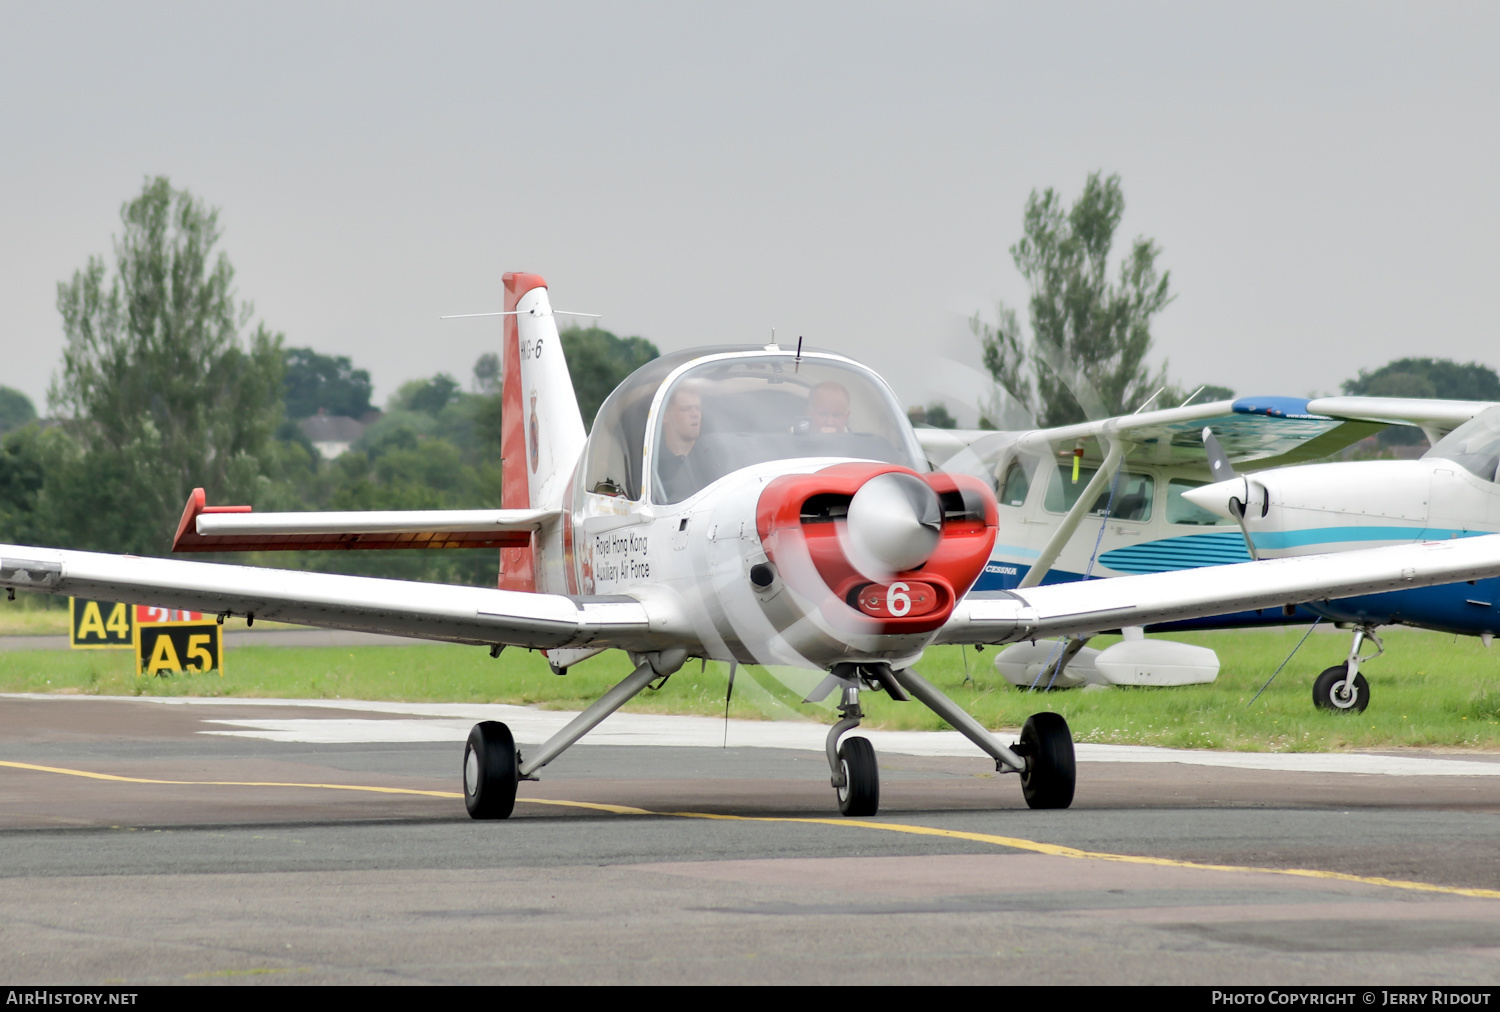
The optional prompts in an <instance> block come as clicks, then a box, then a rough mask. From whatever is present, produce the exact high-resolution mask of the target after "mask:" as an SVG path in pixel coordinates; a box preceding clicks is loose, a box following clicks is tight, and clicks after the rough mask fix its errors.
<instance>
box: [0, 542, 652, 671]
mask: <svg viewBox="0 0 1500 1012" xmlns="http://www.w3.org/2000/svg"><path fill="white" fill-rule="evenodd" d="M0 586H4V587H12V588H16V589H20V590H31V591H41V592H43V593H50V594H72V595H74V596H77V597H91V598H96V599H99V600H105V601H124V602H125V603H127V604H149V605H160V606H162V607H166V608H183V609H190V610H193V611H203V612H209V613H218V614H223V613H226V612H227V613H230V614H234V615H253V616H254V617H256V618H260V619H269V620H272V621H277V622H296V623H300V624H304V625H315V626H324V627H328V628H332V629H353V630H358V631H361V632H380V633H390V634H394V635H397V636H412V637H416V638H419V639H430V640H444V641H447V642H452V643H473V644H505V645H511V646H521V647H529V648H540V649H552V648H560V647H582V646H591V647H599V648H600V649H605V648H608V647H624V648H626V649H635V648H637V647H640V648H642V649H648V650H656V649H660V648H661V642H660V634H659V633H657V634H656V635H654V636H651V637H649V638H648V634H649V633H650V631H651V629H650V626H651V623H650V622H649V619H648V615H647V608H646V606H645V605H643V604H642V603H641V602H639V601H636V600H634V599H632V598H624V597H618V598H585V597H576V598H575V597H567V596H564V595H561V594H531V593H523V592H519V591H510V590H490V589H488V588H484V587H454V586H446V585H442V584H431V583H416V582H412V581H406V580H381V579H374V578H372V577H364V576H338V575H334V574H331V573H306V572H298V571H293V570H285V569H258V568H253V567H250V566H227V565H222V564H218V563H209V562H186V561H182V560H179V559H148V558H140V557H137V556H131V555H102V554H98V553H95V552H73V551H62V550H59V549H51V548H30V547H22V546H17V545H0ZM658 618H660V616H658Z"/></svg>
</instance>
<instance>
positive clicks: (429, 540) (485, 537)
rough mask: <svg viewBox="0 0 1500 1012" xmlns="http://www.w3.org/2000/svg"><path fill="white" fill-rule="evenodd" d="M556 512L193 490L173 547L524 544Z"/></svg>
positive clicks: (188, 549) (229, 549) (215, 549)
mask: <svg viewBox="0 0 1500 1012" xmlns="http://www.w3.org/2000/svg"><path fill="white" fill-rule="evenodd" d="M560 515H561V513H560V511H557V510H533V509H523V510H369V511H363V510H362V511H356V512H346V513H256V512H254V511H253V510H252V509H251V507H249V506H209V505H207V503H206V501H205V496H204V493H203V489H201V488H196V489H193V494H192V495H190V496H189V497H188V501H187V506H186V508H184V509H183V511H182V521H181V522H180V523H179V524H178V525H177V535H176V537H175V538H173V539H172V551H174V552H255V551H286V550H294V549H304V550H312V549H320V550H327V549H334V550H349V549H361V548H366V549H368V548H525V547H527V546H528V545H529V544H530V543H531V533H532V532H533V531H536V530H540V529H541V527H542V525H543V524H545V523H546V522H548V521H549V520H552V519H555V518H556V517H558V516H560Z"/></svg>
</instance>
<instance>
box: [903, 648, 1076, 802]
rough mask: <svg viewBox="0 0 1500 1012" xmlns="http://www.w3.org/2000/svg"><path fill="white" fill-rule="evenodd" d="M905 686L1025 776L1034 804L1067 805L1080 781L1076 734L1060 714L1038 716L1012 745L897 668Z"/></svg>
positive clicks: (1002, 768) (1001, 768) (998, 763)
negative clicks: (1075, 750) (1009, 745)
mask: <svg viewBox="0 0 1500 1012" xmlns="http://www.w3.org/2000/svg"><path fill="white" fill-rule="evenodd" d="M895 676H896V681H897V682H899V683H901V687H902V688H903V689H905V690H906V691H907V692H909V693H911V694H912V695H913V696H915V697H917V699H919V700H921V701H922V702H923V703H924V704H925V705H926V706H927V707H928V709H930V710H932V711H933V712H934V713H936V714H937V715H938V716H939V717H942V718H943V719H944V720H946V721H947V722H948V723H949V724H951V725H952V726H953V727H954V728H955V729H956V730H957V731H958V732H959V733H960V734H962V735H963V736H964V737H965V738H968V739H969V740H970V741H972V742H973V743H974V744H975V745H978V746H979V747H980V749H981V750H983V751H984V752H986V753H987V754H988V755H989V756H990V757H991V758H992V759H994V760H995V769H996V770H997V771H998V772H1000V773H1019V774H1021V793H1022V795H1023V796H1024V797H1025V798H1026V804H1027V805H1029V806H1030V807H1032V808H1067V807H1068V806H1069V805H1071V804H1072V803H1073V788H1074V786H1075V784H1076V783H1077V781H1078V771H1077V765H1076V764H1075V762H1074V756H1073V735H1072V732H1070V731H1069V730H1068V722H1067V721H1066V720H1063V718H1062V717H1061V716H1059V715H1058V714H1055V713H1038V714H1033V715H1032V716H1031V717H1029V718H1028V719H1027V721H1026V725H1025V727H1023V728H1022V729H1021V740H1020V741H1018V742H1016V744H1015V746H1014V747H1013V748H1006V747H1005V746H1004V745H1002V744H1000V742H999V741H998V740H997V739H996V738H995V736H994V735H992V734H990V733H989V731H987V730H985V728H984V725H982V724H980V723H979V721H977V720H975V719H974V718H973V717H971V716H969V715H968V714H967V713H966V712H964V709H963V708H962V707H961V706H959V705H958V704H957V703H955V702H954V701H953V700H951V699H949V698H948V697H947V696H945V695H943V693H942V692H941V691H940V690H939V689H938V687H937V686H935V685H933V684H932V683H931V682H929V681H928V680H927V679H925V678H923V677H922V676H921V675H919V674H917V673H916V672H915V671H913V670H912V669H911V668H905V669H903V670H901V671H897V672H895Z"/></svg>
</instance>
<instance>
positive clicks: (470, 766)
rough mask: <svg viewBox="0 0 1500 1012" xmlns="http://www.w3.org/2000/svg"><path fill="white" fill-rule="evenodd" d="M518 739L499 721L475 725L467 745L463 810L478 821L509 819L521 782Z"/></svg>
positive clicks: (465, 750) (488, 721)
mask: <svg viewBox="0 0 1500 1012" xmlns="http://www.w3.org/2000/svg"><path fill="white" fill-rule="evenodd" d="M518 766H519V764H518V762H517V758H516V739H515V738H514V737H513V736H512V735H511V733H510V728H508V727H506V726H505V725H504V724H501V723H500V722H498V721H494V720H487V721H485V722H484V723H482V724H475V725H474V729H473V730H472V731H470V732H469V740H468V743H467V744H465V745H464V807H466V808H468V810H469V816H470V817H471V818H475V819H507V818H509V817H510V813H511V812H512V811H513V810H514V809H515V807H516V784H518V783H519V782H520V780H521V775H520V770H519V768H518Z"/></svg>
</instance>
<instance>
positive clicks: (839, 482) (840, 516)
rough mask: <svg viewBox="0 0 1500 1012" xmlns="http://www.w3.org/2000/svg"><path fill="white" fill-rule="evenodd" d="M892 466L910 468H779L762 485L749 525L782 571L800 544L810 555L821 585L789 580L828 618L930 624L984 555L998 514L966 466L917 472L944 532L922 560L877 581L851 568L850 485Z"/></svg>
mask: <svg viewBox="0 0 1500 1012" xmlns="http://www.w3.org/2000/svg"><path fill="white" fill-rule="evenodd" d="M892 471H896V472H900V473H903V474H916V472H914V471H910V470H908V469H906V468H904V467H898V466H896V465H894V464H835V465H834V466H832V467H827V468H824V469H823V470H821V471H817V472H814V473H812V474H795V475H786V476H784V477H781V478H777V479H776V480H774V481H772V482H770V483H769V484H768V485H766V487H765V489H764V491H762V492H761V494H760V502H759V503H758V505H757V507H756V511H755V523H756V528H757V530H758V531H759V533H760V540H761V544H762V545H763V546H764V548H765V550H766V555H767V556H768V557H769V558H770V559H771V561H772V562H774V563H777V569H778V570H779V571H781V573H782V575H783V577H790V575H791V573H794V572H799V571H803V570H805V567H800V568H799V567H797V566H795V565H790V566H789V565H785V564H783V563H785V562H789V561H791V560H792V559H794V558H799V557H802V556H803V555H804V554H805V556H806V557H807V558H809V559H810V560H811V562H812V568H813V569H814V570H816V573H817V576H818V577H819V578H821V580H822V583H823V586H821V587H803V586H797V585H796V583H795V582H794V583H793V589H795V590H796V591H797V592H798V593H800V594H801V595H803V596H804V597H816V598H822V599H823V600H824V604H823V608H822V610H823V614H824V616H825V617H826V618H828V619H829V620H830V621H831V622H834V623H836V624H838V625H840V626H843V627H846V628H852V629H854V630H857V631H860V632H866V633H886V634H904V633H923V632H930V631H931V630H933V629H936V628H938V627H939V626H941V625H942V624H943V623H944V622H947V621H948V616H949V615H951V614H952V613H953V607H954V605H956V604H957V603H958V601H959V599H960V598H962V597H963V596H964V594H966V593H967V592H968V590H969V588H970V587H972V586H973V585H974V581H975V580H977V579H979V574H980V573H981V572H983V571H984V564H985V563H986V562H987V561H989V557H990V549H991V548H993V547H994V544H995V526H996V522H997V519H998V510H997V508H996V506H995V496H994V493H993V492H991V491H990V489H989V488H988V486H986V485H985V483H984V482H982V481H979V480H978V479H977V478H971V477H969V476H968V475H962V474H942V473H938V474H917V475H916V477H917V478H919V479H920V480H922V481H924V482H926V483H927V484H928V485H929V486H930V487H931V488H932V490H933V491H934V492H936V493H937V496H938V501H939V503H941V505H942V510H943V531H942V538H941V540H939V542H938V546H937V549H936V550H935V551H934V552H933V553H932V557H931V558H929V559H928V560H927V561H926V562H924V563H923V564H922V565H921V566H919V567H918V568H916V569H909V570H907V571H905V572H902V573H897V574H896V575H895V576H894V577H893V578H892V579H891V581H890V582H889V583H884V584H882V583H875V582H873V581H871V580H870V579H869V578H868V577H866V576H864V575H862V574H861V573H860V572H859V571H858V570H856V569H855V568H854V565H853V564H852V563H851V562H850V561H849V558H848V555H847V554H846V553H845V551H844V548H843V544H842V541H841V537H840V535H841V532H842V529H843V528H844V526H845V520H844V517H845V516H846V515H847V513H848V508H849V502H850V500H852V499H853V498H854V493H856V492H858V491H859V489H860V486H862V485H863V484H864V483H865V482H867V481H869V480H870V479H871V478H873V477H875V476H876V475H880V474H887V473H889V472H892ZM778 559H780V560H782V561H780V562H778ZM902 584H904V585H905V586H904V587H903V586H898V585H902Z"/></svg>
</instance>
